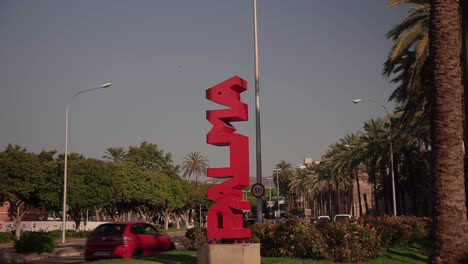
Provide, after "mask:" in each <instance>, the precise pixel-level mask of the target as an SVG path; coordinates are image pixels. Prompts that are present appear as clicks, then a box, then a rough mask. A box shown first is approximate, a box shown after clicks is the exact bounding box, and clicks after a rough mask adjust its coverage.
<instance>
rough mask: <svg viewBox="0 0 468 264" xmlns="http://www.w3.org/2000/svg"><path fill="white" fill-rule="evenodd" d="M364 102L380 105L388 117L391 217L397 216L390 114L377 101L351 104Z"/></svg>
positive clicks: (361, 100) (357, 101)
mask: <svg viewBox="0 0 468 264" xmlns="http://www.w3.org/2000/svg"><path fill="white" fill-rule="evenodd" d="M364 101H368V102H373V103H376V104H378V105H380V106H381V107H382V108H383V109H384V110H385V112H386V113H387V115H388V142H389V144H390V171H391V175H392V200H393V215H394V216H396V215H397V209H396V195H395V172H394V171H393V144H392V119H391V118H390V113H389V112H388V110H387V108H386V107H385V105H383V104H380V103H378V102H377V101H374V100H370V99H361V98H358V99H354V100H353V103H354V104H358V103H360V102H364ZM376 202H377V201H376Z"/></svg>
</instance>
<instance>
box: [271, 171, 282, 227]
mask: <svg viewBox="0 0 468 264" xmlns="http://www.w3.org/2000/svg"><path fill="white" fill-rule="evenodd" d="M280 170H281V169H273V171H275V172H276V184H277V186H278V196H277V197H278V213H277V217H278V218H281V210H280V200H279V199H280V188H279V176H278V171H280Z"/></svg>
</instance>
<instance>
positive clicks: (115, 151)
mask: <svg viewBox="0 0 468 264" xmlns="http://www.w3.org/2000/svg"><path fill="white" fill-rule="evenodd" d="M104 154H106V155H104V156H102V158H103V159H106V160H110V161H113V162H122V161H124V160H125V157H126V156H127V151H126V150H125V148H123V147H116V148H107V149H106V152H104Z"/></svg>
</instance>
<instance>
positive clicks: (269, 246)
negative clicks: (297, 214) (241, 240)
mask: <svg viewBox="0 0 468 264" xmlns="http://www.w3.org/2000/svg"><path fill="white" fill-rule="evenodd" d="M252 234H253V236H252V242H255V243H261V244H262V249H261V254H262V256H268V257H291V258H315V259H321V258H325V257H326V256H327V252H326V247H325V245H326V244H325V240H324V237H323V236H322V234H321V233H320V232H319V230H317V229H316V227H315V225H314V224H313V223H311V222H310V221H306V220H298V221H265V222H263V223H260V224H255V225H254V226H253V227H252Z"/></svg>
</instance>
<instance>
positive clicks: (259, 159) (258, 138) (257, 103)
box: [253, 0, 263, 223]
mask: <svg viewBox="0 0 468 264" xmlns="http://www.w3.org/2000/svg"><path fill="white" fill-rule="evenodd" d="M253 25H254V68H255V143H256V145H255V150H256V151H255V153H256V162H255V164H256V167H257V177H256V179H257V183H262V142H261V133H260V84H259V78H258V33H257V31H258V30H257V0H253ZM262 216H263V200H262V198H259V199H257V222H258V223H261V222H262Z"/></svg>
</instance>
